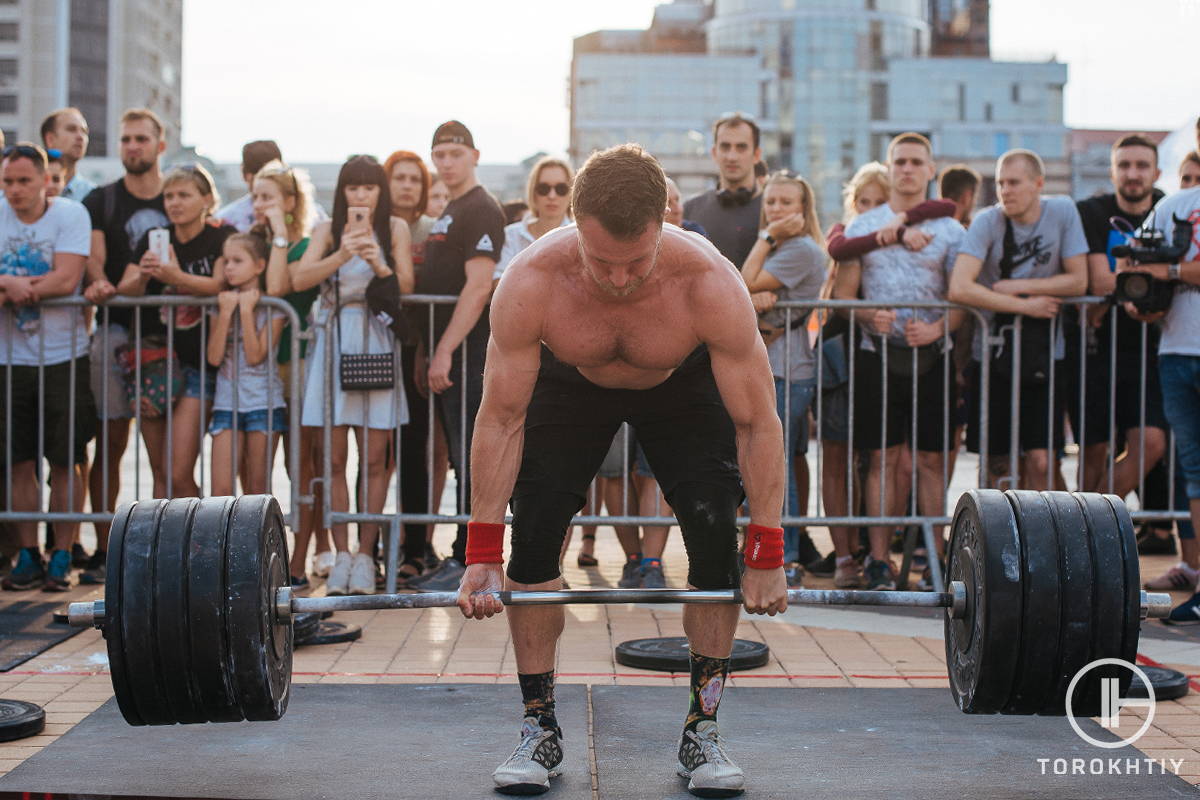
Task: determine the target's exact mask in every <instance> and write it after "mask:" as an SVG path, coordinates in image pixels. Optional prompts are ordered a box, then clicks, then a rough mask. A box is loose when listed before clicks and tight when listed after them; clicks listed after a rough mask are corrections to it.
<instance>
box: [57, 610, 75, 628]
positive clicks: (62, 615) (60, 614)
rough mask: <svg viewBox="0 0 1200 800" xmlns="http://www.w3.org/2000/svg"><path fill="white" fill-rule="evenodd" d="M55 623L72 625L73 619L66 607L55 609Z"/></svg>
mask: <svg viewBox="0 0 1200 800" xmlns="http://www.w3.org/2000/svg"><path fill="white" fill-rule="evenodd" d="M54 624H55V625H70V624H71V619H70V617H69V616H68V615H67V610H66V609H65V608H56V609H54Z"/></svg>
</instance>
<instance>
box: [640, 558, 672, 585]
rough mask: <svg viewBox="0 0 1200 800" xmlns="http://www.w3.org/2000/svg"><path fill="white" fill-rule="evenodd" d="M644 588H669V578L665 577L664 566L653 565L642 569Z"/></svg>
mask: <svg viewBox="0 0 1200 800" xmlns="http://www.w3.org/2000/svg"><path fill="white" fill-rule="evenodd" d="M642 588H643V589H665V588H667V578H666V576H665V575H663V568H662V564H659V565H658V566H657V567H656V566H654V565H653V564H647V565H646V566H644V567H642Z"/></svg>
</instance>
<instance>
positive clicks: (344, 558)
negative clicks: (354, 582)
mask: <svg viewBox="0 0 1200 800" xmlns="http://www.w3.org/2000/svg"><path fill="white" fill-rule="evenodd" d="M353 561H354V559H353V558H352V557H351V556H350V554H349V553H338V554H337V557H336V558H335V559H334V560H333V569H332V570H330V572H329V578H328V579H327V580H326V581H325V594H327V595H329V596H330V597H333V596H336V595H341V594H346V592H348V591H349V590H350V570H351V566H352V562H353Z"/></svg>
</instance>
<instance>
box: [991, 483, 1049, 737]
mask: <svg viewBox="0 0 1200 800" xmlns="http://www.w3.org/2000/svg"><path fill="white" fill-rule="evenodd" d="M1005 495H1006V496H1007V497H1008V501H1009V503H1011V504H1012V507H1013V511H1014V512H1016V515H1017V530H1018V531H1020V534H1021V588H1022V591H1023V593H1024V599H1023V601H1022V604H1021V650H1020V655H1019V656H1017V674H1016V680H1015V681H1014V682H1013V689H1012V694H1010V695H1009V698H1008V705H1006V706H1005V708H1004V713H1005V714H1035V713H1037V711H1038V710H1039V709H1041V708H1042V707H1043V706H1045V704H1046V700H1047V697H1048V695H1049V693H1050V692H1052V691H1053V689H1054V684H1055V681H1054V670H1055V668H1056V667H1057V666H1058V647H1059V637H1058V626H1059V607H1060V601H1059V578H1058V532H1057V531H1056V530H1055V527H1054V517H1053V516H1052V515H1051V512H1050V505H1049V503H1048V502H1047V501H1046V499H1045V498H1043V497H1042V495H1041V494H1039V493H1038V492H1031V491H1008V492H1005Z"/></svg>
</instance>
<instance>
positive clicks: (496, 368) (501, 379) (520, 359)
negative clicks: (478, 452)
mask: <svg viewBox="0 0 1200 800" xmlns="http://www.w3.org/2000/svg"><path fill="white" fill-rule="evenodd" d="M540 367H541V345H540V343H539V342H538V340H537V339H529V338H528V337H514V336H511V335H506V334H504V333H500V335H499V336H497V335H496V331H495V330H493V332H492V337H491V338H490V339H489V340H488V350H487V362H486V366H485V367H484V371H483V402H482V404H481V406H480V412H481V416H485V418H486V416H498V417H500V418H501V419H514V418H519V417H523V416H524V414H525V410H526V409H527V408H528V407H529V400H530V398H531V397H532V396H533V386H534V384H535V383H537V376H538V369H539V368H540Z"/></svg>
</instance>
